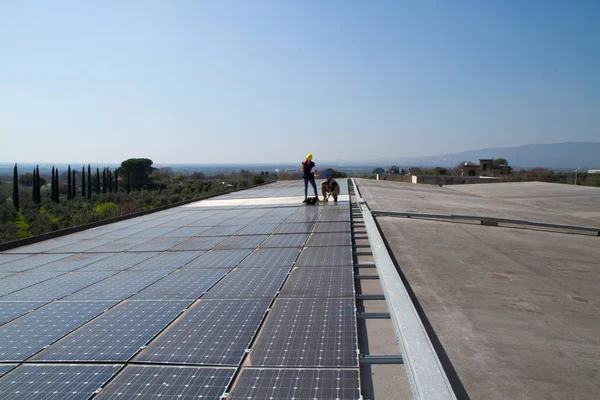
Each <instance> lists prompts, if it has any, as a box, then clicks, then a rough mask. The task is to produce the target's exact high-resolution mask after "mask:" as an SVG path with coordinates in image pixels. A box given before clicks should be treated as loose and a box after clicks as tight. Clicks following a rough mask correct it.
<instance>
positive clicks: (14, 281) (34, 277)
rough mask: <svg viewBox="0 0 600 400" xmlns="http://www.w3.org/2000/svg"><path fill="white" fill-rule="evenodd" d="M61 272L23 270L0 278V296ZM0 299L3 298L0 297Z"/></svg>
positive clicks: (53, 276) (54, 276)
mask: <svg viewBox="0 0 600 400" xmlns="http://www.w3.org/2000/svg"><path fill="white" fill-rule="evenodd" d="M62 274H63V272H35V273H34V272H23V273H20V274H13V275H10V276H7V277H6V278H3V279H1V280H0V296H4V295H7V294H9V293H13V292H16V291H17V290H21V289H23V288H26V287H28V286H31V285H35V284H36V283H40V282H43V281H46V280H48V279H52V278H56V277H57V276H59V275H62ZM0 300H5V299H4V298H3V297H0Z"/></svg>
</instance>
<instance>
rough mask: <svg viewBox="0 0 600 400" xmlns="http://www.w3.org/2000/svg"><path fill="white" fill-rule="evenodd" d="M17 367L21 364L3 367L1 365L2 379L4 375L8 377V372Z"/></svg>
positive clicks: (0, 373)
mask: <svg viewBox="0 0 600 400" xmlns="http://www.w3.org/2000/svg"><path fill="white" fill-rule="evenodd" d="M17 365H19V364H3V365H0V377H1V376H3V375H6V373H7V372H8V371H11V370H12V369H13V368H15V367H16V366H17Z"/></svg>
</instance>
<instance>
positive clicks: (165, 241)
mask: <svg viewBox="0 0 600 400" xmlns="http://www.w3.org/2000/svg"><path fill="white" fill-rule="evenodd" d="M186 240H187V238H165V237H159V238H155V239H151V240H149V241H147V242H145V243H142V244H140V245H139V246H135V247H132V248H131V249H129V251H165V250H169V249H170V248H172V247H175V246H177V245H178V244H179V243H181V242H185V241H186Z"/></svg>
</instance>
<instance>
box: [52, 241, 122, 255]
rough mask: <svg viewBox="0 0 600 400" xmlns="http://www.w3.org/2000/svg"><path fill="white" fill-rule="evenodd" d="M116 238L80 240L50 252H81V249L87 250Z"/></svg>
mask: <svg viewBox="0 0 600 400" xmlns="http://www.w3.org/2000/svg"><path fill="white" fill-rule="evenodd" d="M113 240H115V239H93V240H80V241H77V242H75V243H71V244H69V245H67V246H63V247H58V248H56V249H53V250H50V251H49V253H79V252H81V251H87V250H89V249H93V248H94V247H98V246H100V245H103V244H106V243H110V242H112V241H113Z"/></svg>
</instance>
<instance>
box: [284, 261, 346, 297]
mask: <svg viewBox="0 0 600 400" xmlns="http://www.w3.org/2000/svg"><path fill="white" fill-rule="evenodd" d="M279 297H303V298H319V297H325V298H328V297H350V298H352V297H354V273H353V271H352V268H340V267H322V268H294V270H293V271H292V272H291V273H290V277H289V278H288V280H287V282H286V283H285V286H284V287H283V289H282V290H281V293H280V294H279Z"/></svg>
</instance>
